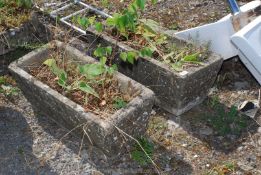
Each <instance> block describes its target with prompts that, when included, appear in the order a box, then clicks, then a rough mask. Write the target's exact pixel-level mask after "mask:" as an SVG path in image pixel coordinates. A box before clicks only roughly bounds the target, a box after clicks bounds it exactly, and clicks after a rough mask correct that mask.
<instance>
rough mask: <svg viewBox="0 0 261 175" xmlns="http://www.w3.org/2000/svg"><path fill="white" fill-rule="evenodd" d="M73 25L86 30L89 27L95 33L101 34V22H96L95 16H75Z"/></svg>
mask: <svg viewBox="0 0 261 175" xmlns="http://www.w3.org/2000/svg"><path fill="white" fill-rule="evenodd" d="M72 21H73V23H76V24H78V25H79V26H80V27H81V28H83V29H84V30H86V29H87V28H89V27H93V28H94V29H95V30H96V31H97V32H99V33H100V32H102V31H103V28H104V27H103V24H102V23H101V22H98V21H97V20H96V16H91V17H85V16H81V15H78V16H75V17H73V19H72Z"/></svg>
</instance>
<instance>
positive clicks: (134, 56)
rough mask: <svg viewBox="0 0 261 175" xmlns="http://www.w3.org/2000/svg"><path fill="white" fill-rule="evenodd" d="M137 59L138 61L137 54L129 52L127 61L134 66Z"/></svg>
mask: <svg viewBox="0 0 261 175" xmlns="http://www.w3.org/2000/svg"><path fill="white" fill-rule="evenodd" d="M135 59H137V53H136V52H134V51H129V52H128V53H127V61H128V62H129V63H131V64H134V61H135Z"/></svg>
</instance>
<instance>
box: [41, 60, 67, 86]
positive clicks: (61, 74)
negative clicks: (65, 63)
mask: <svg viewBox="0 0 261 175" xmlns="http://www.w3.org/2000/svg"><path fill="white" fill-rule="evenodd" d="M43 64H44V65H46V66H48V67H49V68H50V69H51V71H52V72H53V74H54V75H56V76H57V77H58V84H59V85H60V86H61V87H62V88H64V89H69V86H67V84H66V81H67V73H66V72H65V71H64V70H63V69H60V68H59V67H58V66H57V64H56V61H55V59H53V58H50V59H47V60H46V61H45V62H44V63H43Z"/></svg>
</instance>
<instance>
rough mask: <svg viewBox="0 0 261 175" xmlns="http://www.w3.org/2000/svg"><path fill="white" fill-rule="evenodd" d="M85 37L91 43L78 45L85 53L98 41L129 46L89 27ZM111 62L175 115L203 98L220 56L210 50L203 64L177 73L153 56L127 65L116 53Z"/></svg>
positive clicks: (114, 45) (178, 43)
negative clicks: (145, 88) (84, 45)
mask: <svg viewBox="0 0 261 175" xmlns="http://www.w3.org/2000/svg"><path fill="white" fill-rule="evenodd" d="M85 40H86V41H87V42H88V43H92V45H91V46H89V45H88V46H86V47H85V48H84V47H83V46H82V45H81V46H79V47H78V49H79V50H81V51H84V52H85V53H86V54H88V55H92V53H93V50H94V49H95V48H96V47H98V45H102V46H107V45H113V48H114V47H116V48H118V53H120V50H124V51H130V50H133V49H132V48H130V47H129V46H127V45H125V44H123V43H120V42H117V41H116V40H115V39H113V38H111V37H109V36H107V35H105V34H98V33H97V32H95V31H94V30H91V29H88V34H87V36H86V39H85ZM94 41H95V42H94ZM172 42H175V43H176V44H177V45H182V44H184V41H181V40H179V39H177V38H173V39H172ZM116 45H117V46H116ZM86 48H88V50H86ZM113 62H114V63H116V64H117V65H119V66H118V67H119V72H121V73H123V74H125V75H126V76H128V77H130V78H132V79H134V80H136V81H138V82H140V83H141V84H143V85H145V86H147V87H148V88H150V89H151V90H153V91H154V93H155V94H156V97H157V105H158V106H159V107H162V108H163V109H165V110H167V111H168V112H170V113H173V114H175V115H181V114H182V113H184V112H186V111H188V110H190V109H191V108H193V107H194V106H196V105H197V104H199V103H201V102H202V101H203V100H204V99H205V98H206V96H207V94H208V90H209V89H210V88H211V87H212V85H213V84H214V82H215V79H216V76H217V74H218V72H219V70H220V67H221V65H222V62H223V59H222V58H221V57H220V56H218V55H216V54H211V55H210V56H209V58H208V60H207V61H206V62H205V63H204V64H205V65H204V66H199V67H192V68H189V69H187V70H185V71H186V72H181V73H179V72H176V71H174V70H171V69H170V68H169V67H168V65H166V64H164V63H161V62H159V61H157V60H155V59H145V58H139V59H138V61H137V62H136V63H135V64H134V65H130V64H127V63H124V62H123V61H122V60H121V59H120V58H119V54H117V55H116V56H115V58H114V60H113Z"/></svg>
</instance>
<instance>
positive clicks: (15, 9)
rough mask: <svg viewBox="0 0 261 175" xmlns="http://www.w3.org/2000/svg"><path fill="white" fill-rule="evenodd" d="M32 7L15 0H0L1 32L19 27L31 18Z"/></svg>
mask: <svg viewBox="0 0 261 175" xmlns="http://www.w3.org/2000/svg"><path fill="white" fill-rule="evenodd" d="M31 11H32V10H31V9H30V8H29V7H24V6H21V5H20V6H19V5H18V3H17V2H16V1H15V0H0V14H1V15H0V32H3V31H5V30H8V29H10V28H15V27H19V26H20V25H22V24H23V23H24V22H26V21H28V20H29V19H30V14H31Z"/></svg>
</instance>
